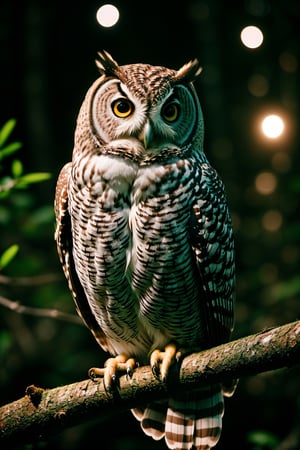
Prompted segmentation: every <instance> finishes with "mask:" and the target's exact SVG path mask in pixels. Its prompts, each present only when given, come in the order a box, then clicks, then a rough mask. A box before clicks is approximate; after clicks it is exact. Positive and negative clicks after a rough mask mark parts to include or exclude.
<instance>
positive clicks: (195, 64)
mask: <svg viewBox="0 0 300 450" xmlns="http://www.w3.org/2000/svg"><path fill="white" fill-rule="evenodd" d="M201 72H202V67H200V64H199V61H198V59H193V60H192V61H190V62H188V63H186V64H184V66H182V67H181V68H180V69H179V70H177V72H176V74H175V77H174V81H175V82H178V81H180V82H181V83H192V82H193V81H195V80H196V78H198V76H199V75H200V73H201Z"/></svg>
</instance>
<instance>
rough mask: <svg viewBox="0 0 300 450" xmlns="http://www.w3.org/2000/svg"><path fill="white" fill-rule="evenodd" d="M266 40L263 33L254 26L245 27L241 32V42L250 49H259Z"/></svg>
mask: <svg viewBox="0 0 300 450" xmlns="http://www.w3.org/2000/svg"><path fill="white" fill-rule="evenodd" d="M263 40H264V35H263V33H262V31H261V30H260V29H259V28H258V27H255V26H253V25H250V26H248V27H245V28H243V29H242V31H241V41H242V43H243V44H244V45H245V47H248V48H258V47H260V46H261V44H262V43H263Z"/></svg>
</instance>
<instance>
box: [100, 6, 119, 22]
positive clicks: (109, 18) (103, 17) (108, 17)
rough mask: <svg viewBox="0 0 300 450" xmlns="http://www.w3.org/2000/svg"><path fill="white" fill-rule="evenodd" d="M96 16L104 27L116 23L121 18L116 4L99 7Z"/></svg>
mask: <svg viewBox="0 0 300 450" xmlns="http://www.w3.org/2000/svg"><path fill="white" fill-rule="evenodd" d="M96 17H97V21H98V22H99V24H100V25H102V27H105V28H110V27H113V26H114V25H116V23H117V22H118V20H119V17H120V13H119V10H118V8H116V7H115V6H114V5H110V4H106V5H103V6H101V8H99V9H98V11H97V14H96Z"/></svg>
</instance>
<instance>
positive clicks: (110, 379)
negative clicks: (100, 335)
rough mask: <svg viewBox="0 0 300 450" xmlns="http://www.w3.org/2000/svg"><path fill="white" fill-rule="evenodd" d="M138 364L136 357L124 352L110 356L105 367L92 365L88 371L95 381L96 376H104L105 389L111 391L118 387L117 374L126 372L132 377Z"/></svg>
mask: <svg viewBox="0 0 300 450" xmlns="http://www.w3.org/2000/svg"><path fill="white" fill-rule="evenodd" d="M137 366H138V364H137V362H136V361H135V359H134V358H129V357H128V356H127V355H124V354H123V353H122V354H120V355H118V356H116V357H114V358H109V359H108V360H107V361H106V362H105V364H104V367H103V368H98V367H92V368H91V369H90V370H89V371H88V375H89V377H90V378H91V379H92V380H93V381H94V380H95V379H96V378H103V383H104V387H105V390H106V391H107V392H111V391H113V390H114V389H115V387H116V381H117V374H119V373H121V374H122V373H126V374H127V375H128V376H130V377H131V376H132V374H133V371H134V369H135V368H136V367H137Z"/></svg>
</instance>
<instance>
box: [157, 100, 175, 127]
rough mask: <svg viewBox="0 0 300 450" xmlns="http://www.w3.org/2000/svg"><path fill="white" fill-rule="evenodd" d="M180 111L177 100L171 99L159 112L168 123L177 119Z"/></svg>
mask: <svg viewBox="0 0 300 450" xmlns="http://www.w3.org/2000/svg"><path fill="white" fill-rule="evenodd" d="M179 113H180V106H179V104H178V103H177V102H175V101H172V102H169V103H167V104H166V105H165V106H164V107H163V109H162V112H161V115H162V118H163V119H164V120H165V121H166V122H169V123H172V122H175V120H177V119H178V117H179Z"/></svg>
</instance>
